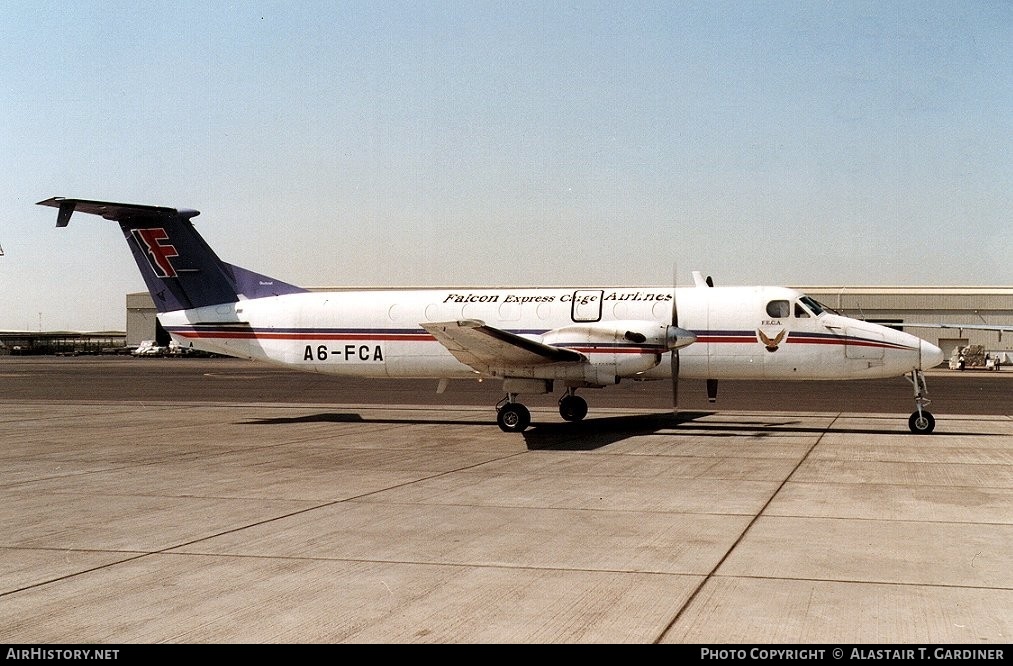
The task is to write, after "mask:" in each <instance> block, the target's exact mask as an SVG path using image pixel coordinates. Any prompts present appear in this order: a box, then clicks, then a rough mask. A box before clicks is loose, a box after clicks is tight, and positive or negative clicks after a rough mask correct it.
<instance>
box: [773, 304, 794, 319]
mask: <svg viewBox="0 0 1013 666" xmlns="http://www.w3.org/2000/svg"><path fill="white" fill-rule="evenodd" d="M767 314H768V315H770V316H771V317H774V318H776V319H780V318H782V317H790V316H791V307H789V305H788V301H771V302H770V303H767Z"/></svg>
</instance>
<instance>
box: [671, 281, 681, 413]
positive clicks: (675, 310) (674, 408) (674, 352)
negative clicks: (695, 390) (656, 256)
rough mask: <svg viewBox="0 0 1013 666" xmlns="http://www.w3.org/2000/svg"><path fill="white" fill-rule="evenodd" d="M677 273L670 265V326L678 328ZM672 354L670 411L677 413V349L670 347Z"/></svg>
mask: <svg viewBox="0 0 1013 666" xmlns="http://www.w3.org/2000/svg"><path fill="white" fill-rule="evenodd" d="M678 293H679V273H678V272H677V270H676V268H675V265H674V264H673V265H672V328H673V329H678V328H679V299H678V298H677V294H678ZM671 354H672V413H673V414H678V413H679V349H678V347H676V348H673V349H671Z"/></svg>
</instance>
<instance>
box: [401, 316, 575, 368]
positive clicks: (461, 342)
mask: <svg viewBox="0 0 1013 666" xmlns="http://www.w3.org/2000/svg"><path fill="white" fill-rule="evenodd" d="M420 326H422V328H424V329H426V330H427V331H429V333H431V334H432V336H433V337H434V338H436V340H437V341H439V342H440V344H442V345H443V346H444V347H446V348H447V349H448V350H449V351H450V353H451V354H453V355H454V358H456V359H457V360H458V361H460V362H461V363H464V364H465V365H467V366H469V367H471V368H474V369H475V370H477V371H479V372H486V371H487V370H489V368H501V367H506V366H531V365H544V364H547V363H575V362H581V361H586V360H587V357H586V356H584V355H583V354H581V353H580V352H575V351H573V350H572V349H564V348H563V347H553V346H552V345H546V344H543V343H541V342H537V341H535V340H531V339H528V338H525V337H522V336H520V335H517V334H516V333H510V332H509V331H504V330H503V329H500V328H494V327H492V326H487V325H486V324H485V322H482V321H478V320H477V319H463V320H459V321H444V322H433V323H425V324H420Z"/></svg>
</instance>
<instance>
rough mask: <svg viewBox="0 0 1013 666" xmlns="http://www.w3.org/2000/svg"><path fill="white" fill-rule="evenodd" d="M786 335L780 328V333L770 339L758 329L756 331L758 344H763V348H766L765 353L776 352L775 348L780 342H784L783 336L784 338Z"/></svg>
mask: <svg viewBox="0 0 1013 666" xmlns="http://www.w3.org/2000/svg"><path fill="white" fill-rule="evenodd" d="M786 333H787V331H785V330H784V329H783V328H782V329H781V332H780V333H778V334H777V335H775V336H774V337H773V338H771V337H770V336H768V335H767V334H766V333H764V332H763V331H761V330H760V329H756V334H757V335H759V336H760V342H762V343H763V346H764V347H766V348H767V351H769V352H776V351H777V346H778V345H779V344H781V341H782V340H784V336H785V334H786Z"/></svg>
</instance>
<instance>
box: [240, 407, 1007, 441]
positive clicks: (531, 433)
mask: <svg viewBox="0 0 1013 666" xmlns="http://www.w3.org/2000/svg"><path fill="white" fill-rule="evenodd" d="M716 414H718V413H717V412H710V411H701V412H691V411H686V412H678V413H675V414H673V413H672V412H658V413H654V414H635V415H630V416H609V417H603V418H588V419H585V420H583V421H578V422H572V423H571V422H566V423H538V422H534V423H532V424H531V427H529V428H528V429H527V430H525V431H524V432H523V433H521V435H522V436H523V437H524V442H525V444H526V445H527V448H528V449H531V450H553V449H557V450H566V451H593V450H594V449H599V448H602V447H603V446H608V445H609V444H614V443H616V442H621V441H623V440H625V439H629V438H630V437H637V436H642V435H667V436H671V437H679V436H682V435H684V434H686V431H687V430H692V432H693V433H694V434H697V435H704V436H709V437H715V438H719V437H742V436H743V435H749V436H752V437H754V438H762V437H770V436H772V435H812V434H823V433H827V432H833V433H841V434H851V435H910V436H912V437H916V438H918V437H934V436H938V435H911V434H910V433H909V432H908V431H907V430H906V429H902V428H900V427H897V428H847V427H841V426H839V425H838V426H834V425H833V424H831V425H830V426H826V427H824V426H815V425H805V424H804V423H803V422H802V421H799V420H793V419H790V418H788V419H786V418H778V417H772V418H770V419H762V418H760V419H753V420H743V419H742V418H739V417H737V418H736V419H735V420H734V421H710V422H699V423H697V422H695V421H698V420H699V419H703V418H706V417H709V416H714V415H716ZM299 423H362V424H370V423H379V424H393V425H454V426H475V427H479V428H490V427H492V428H496V427H497V426H496V424H495V423H494V422H492V421H473V420H459V419H458V420H455V419H419V418H374V417H364V416H362V415H361V414H359V413H356V412H323V413H317V414H303V415H300V416H279V417H271V418H261V419H252V420H248V421H243V422H242V424H243V425H274V426H280V425H293V424H299ZM680 425H681V426H684V427H683V428H682V430H681V431H680V430H679V429H678V427H679V426H680ZM940 434H942V433H940ZM960 434H961V435H965V436H975V437H1002V436H1006V435H1004V434H1003V433H998V432H962V433H960Z"/></svg>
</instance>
